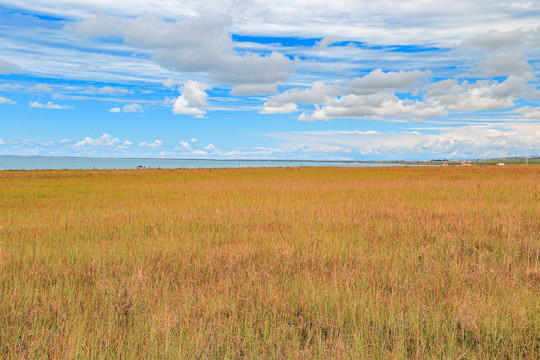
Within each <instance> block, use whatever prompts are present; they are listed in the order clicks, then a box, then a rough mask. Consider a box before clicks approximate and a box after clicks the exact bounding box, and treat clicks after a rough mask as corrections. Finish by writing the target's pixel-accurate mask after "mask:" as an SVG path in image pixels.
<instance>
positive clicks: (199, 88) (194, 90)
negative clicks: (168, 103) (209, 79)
mask: <svg viewBox="0 0 540 360" xmlns="http://www.w3.org/2000/svg"><path fill="white" fill-rule="evenodd" d="M210 88H211V87H210V85H208V84H204V83H200V82H198V81H193V80H188V81H186V82H185V83H184V86H183V87H182V89H180V93H181V95H180V96H179V97H177V98H176V100H174V103H173V108H172V112H173V114H181V115H193V116H195V117H202V116H203V115H204V114H206V110H204V109H201V107H206V106H208V103H207V102H206V99H207V98H208V94H207V93H206V91H207V90H209V89H210Z"/></svg>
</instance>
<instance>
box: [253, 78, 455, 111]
mask: <svg viewBox="0 0 540 360" xmlns="http://www.w3.org/2000/svg"><path fill="white" fill-rule="evenodd" d="M370 74H375V75H374V77H364V78H361V79H366V78H367V80H363V81H361V82H359V83H358V86H357V87H355V88H353V89H356V90H358V89H360V88H363V89H366V90H367V89H368V88H369V87H371V89H369V91H365V92H363V91H358V92H360V93H362V94H354V93H352V94H351V93H348V94H347V93H344V90H345V89H347V90H350V89H351V86H350V85H348V86H346V87H345V88H343V89H342V88H340V86H339V85H335V84H334V85H330V84H326V83H325V82H323V81H316V82H314V83H313V84H312V86H311V87H310V88H307V89H291V90H288V91H285V92H284V93H282V94H279V95H276V96H273V97H271V98H270V99H268V101H266V103H265V104H264V107H263V109H262V111H261V113H262V114H275V113H291V112H294V111H296V110H297V106H296V103H306V104H313V105H314V107H315V111H313V112H312V113H311V114H307V113H306V112H302V113H301V114H300V115H299V116H298V120H299V121H325V120H330V119H332V118H335V117H351V118H361V117H370V118H384V117H409V118H430V117H439V116H443V115H445V114H446V111H445V109H444V107H443V106H441V105H440V104H439V103H438V101H436V100H429V101H426V102H423V101H419V100H408V99H400V98H398V97H397V96H396V95H395V94H394V93H393V92H392V91H387V89H388V88H395V87H399V86H406V85H407V86H408V85H409V84H411V83H413V82H414V81H416V79H417V78H418V77H421V76H425V73H423V72H402V73H393V74H391V75H390V77H389V78H388V77H387V76H386V75H387V74H388V73H382V72H378V71H377V72H372V73H370ZM380 74H382V75H381V76H380ZM394 75H397V76H394ZM402 75H404V77H405V79H403V78H402ZM379 76H380V79H382V80H381V82H378V81H375V78H378V77H379ZM377 86H378V89H377V88H376V87H377ZM375 90H377V91H375Z"/></svg>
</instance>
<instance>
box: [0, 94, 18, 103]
mask: <svg viewBox="0 0 540 360" xmlns="http://www.w3.org/2000/svg"><path fill="white" fill-rule="evenodd" d="M0 104H9V105H13V104H16V102H15V101H13V100H10V99H7V98H5V97H3V96H0Z"/></svg>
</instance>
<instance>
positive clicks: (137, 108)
mask: <svg viewBox="0 0 540 360" xmlns="http://www.w3.org/2000/svg"><path fill="white" fill-rule="evenodd" d="M122 111H123V112H125V113H133V112H144V109H143V107H142V106H141V105H139V104H127V105H124V107H123V108H122Z"/></svg>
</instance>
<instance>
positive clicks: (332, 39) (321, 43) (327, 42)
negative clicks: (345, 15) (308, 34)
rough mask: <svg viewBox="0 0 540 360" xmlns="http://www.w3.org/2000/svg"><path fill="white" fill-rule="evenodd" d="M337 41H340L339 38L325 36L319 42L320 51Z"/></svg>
mask: <svg viewBox="0 0 540 360" xmlns="http://www.w3.org/2000/svg"><path fill="white" fill-rule="evenodd" d="M337 41H338V38H337V37H335V36H325V37H324V38H322V39H321V40H320V41H318V42H317V47H319V48H320V49H324V48H327V47H328V46H330V45H331V44H333V43H335V42H337Z"/></svg>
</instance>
